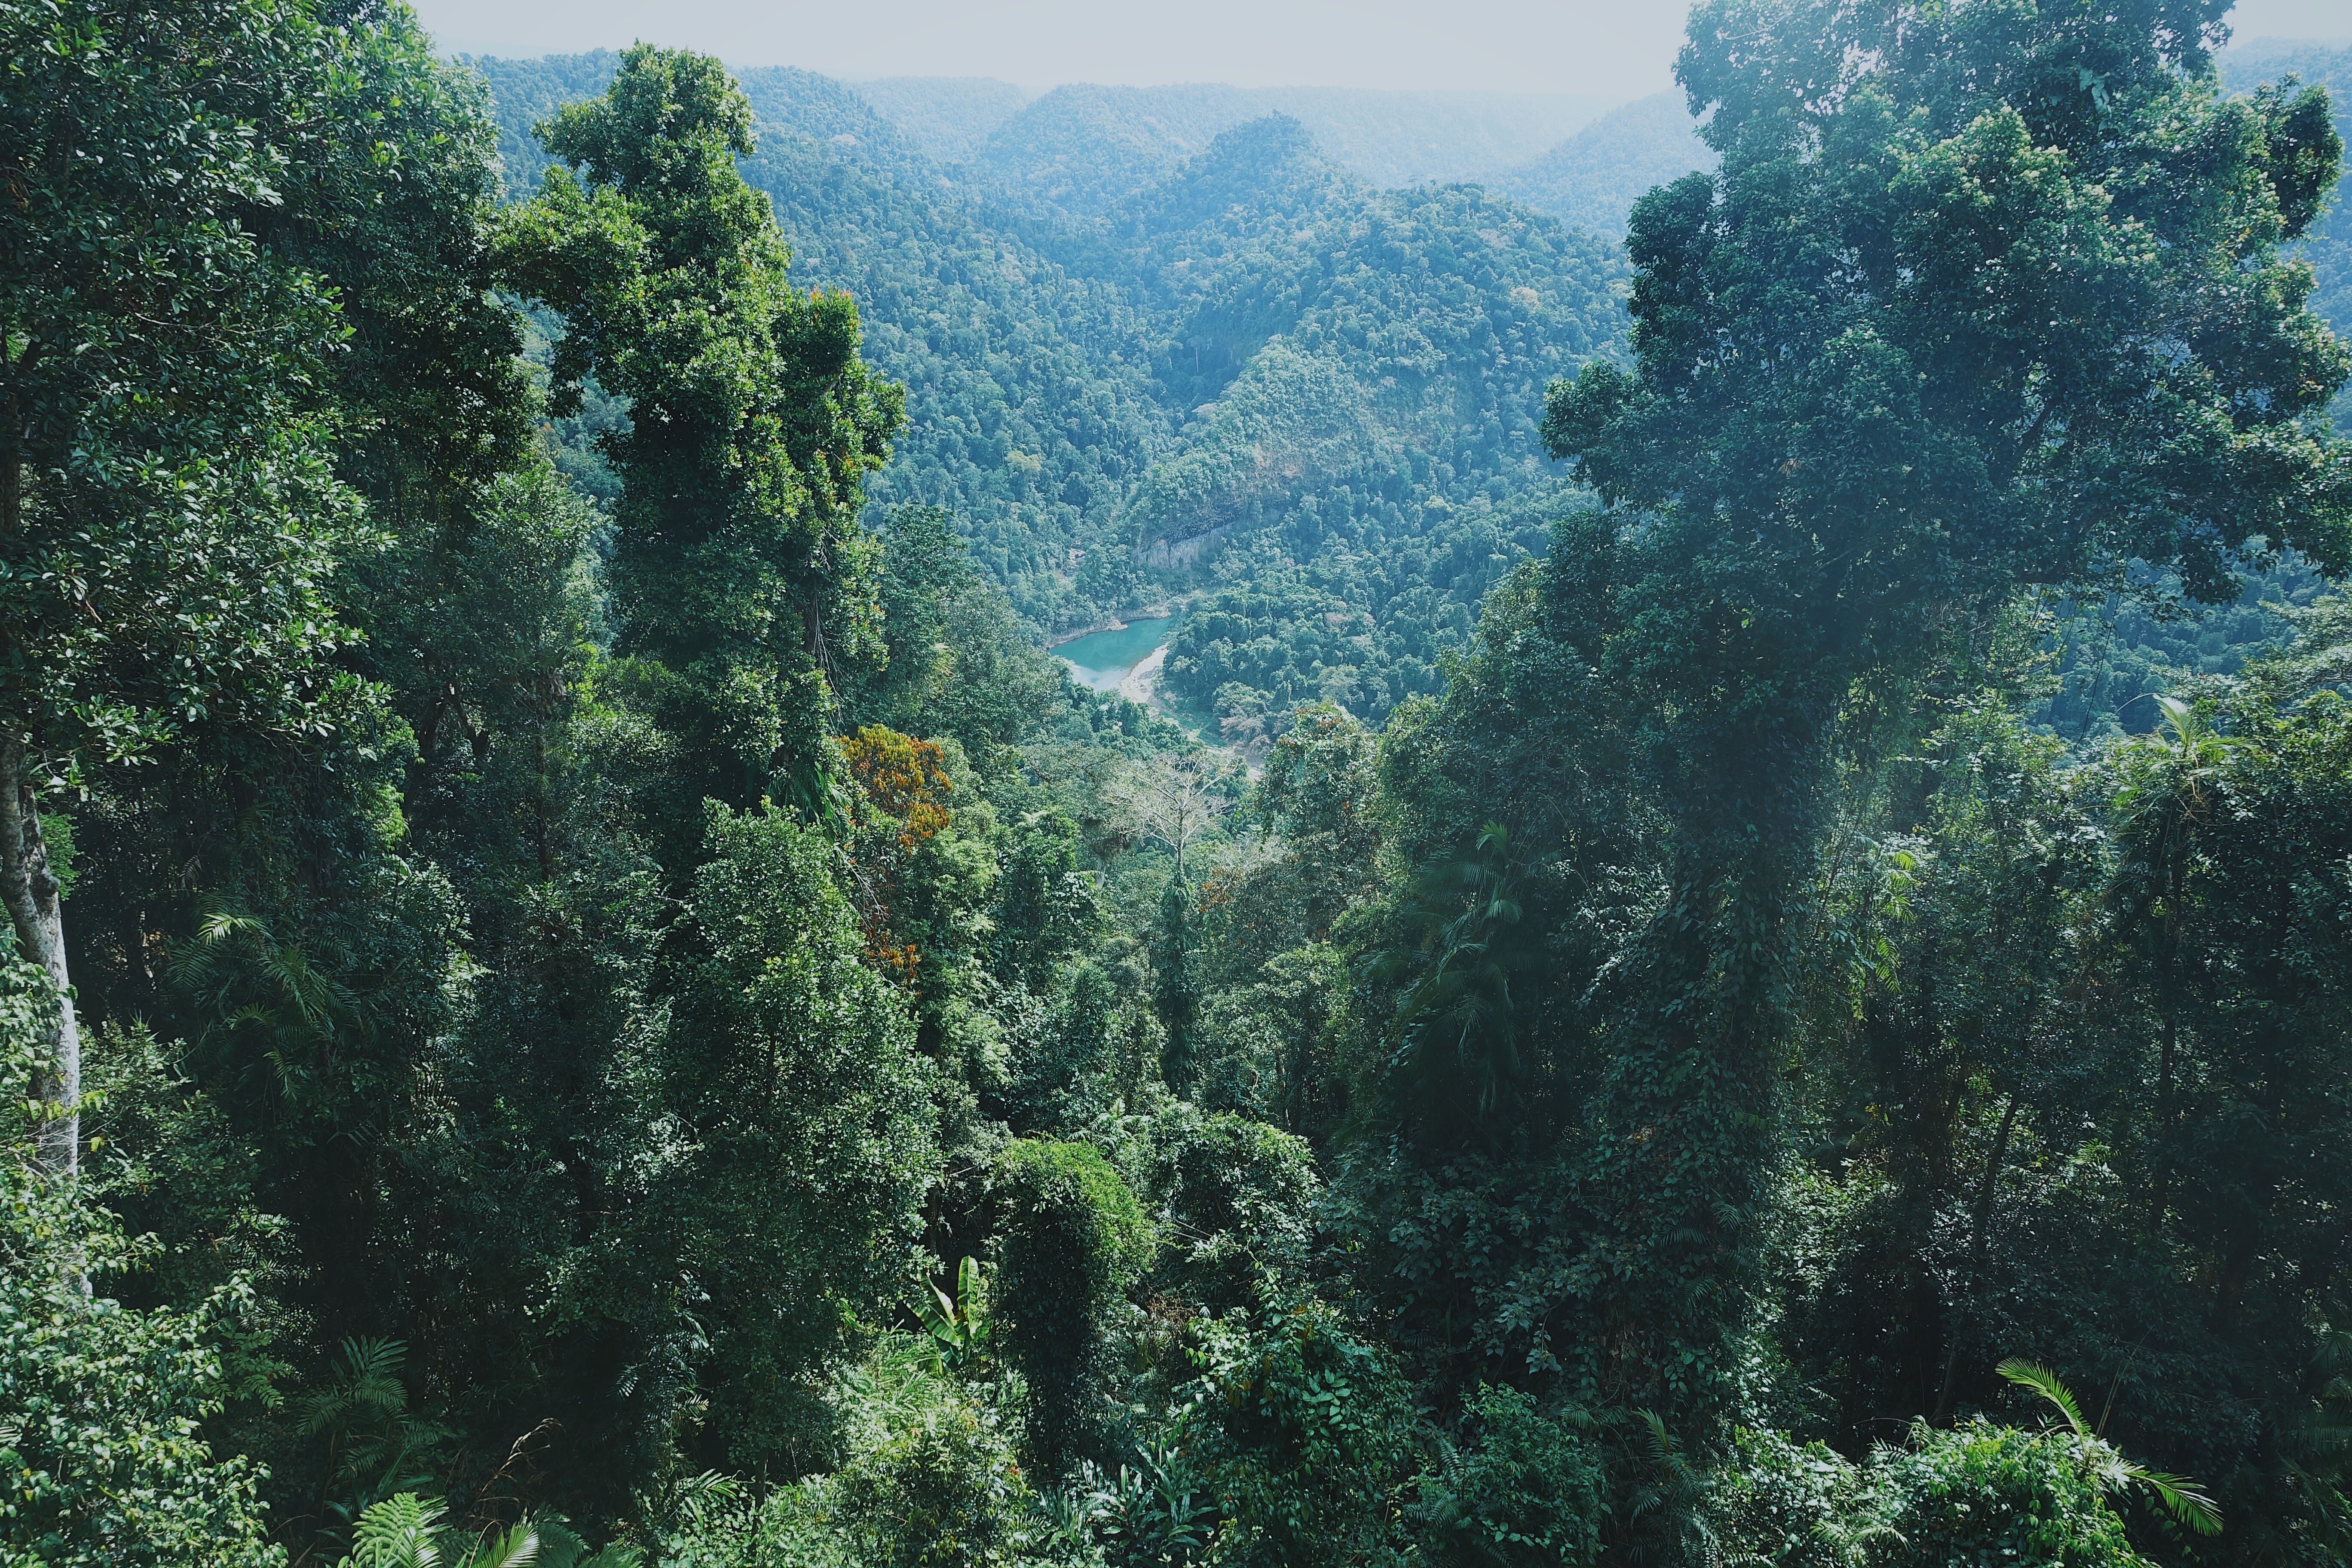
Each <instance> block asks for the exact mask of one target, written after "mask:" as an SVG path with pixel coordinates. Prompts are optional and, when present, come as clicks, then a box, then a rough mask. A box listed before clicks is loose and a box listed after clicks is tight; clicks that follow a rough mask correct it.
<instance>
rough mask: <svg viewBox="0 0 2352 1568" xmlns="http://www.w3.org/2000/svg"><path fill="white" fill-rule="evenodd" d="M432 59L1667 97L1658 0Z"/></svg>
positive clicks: (1454, 5) (740, 3)
mask: <svg viewBox="0 0 2352 1568" xmlns="http://www.w3.org/2000/svg"><path fill="white" fill-rule="evenodd" d="M412 3H413V4H414V5H415V7H416V9H417V12H418V14H419V15H420V16H423V17H424V19H425V26H428V27H430V28H432V29H433V32H434V35H435V36H436V37H437V38H439V39H440V41H441V45H442V47H444V48H446V49H450V50H459V51H466V52H469V53H481V54H504V55H542V54H568V53H572V52H575V51H578V50H583V49H593V48H600V47H616V48H617V47H623V46H625V45H627V44H629V43H632V42H634V41H635V40H637V39H639V38H643V39H645V40H646V41H648V42H652V43H659V44H670V45H677V46H682V47H691V48H698V49H702V50H704V51H706V52H708V53H710V54H715V55H719V56H721V57H722V58H725V59H726V60H728V61H729V62H730V64H733V65H737V66H763V65H790V66H801V67H804V68H808V69H810V70H818V71H824V72H826V73H828V74H830V75H835V76H848V77H875V76H993V77H1002V78H1003V79H1006V80H1008V81H1016V82H1019V83H1021V84H1022V85H1023V86H1024V87H1033V88H1044V87H1051V86H1053V85H1055V84H1056V83H1059V82H1066V81H1098V82H1129V83H1136V84H1141V85H1148V84H1152V83H1159V82H1171V81H1223V82H1232V83H1234V85H1236V86H1241V87H1276V86H1297V85H1307V84H1313V85H1329V86H1339V87H1406V88H1485V89H1495V90H1503V91H1518V92H1578V93H1598V94H1603V95H1606V96H1608V97H1612V98H1638V97H1641V96H1642V95H1643V94H1645V93H1652V92H1657V91H1661V90H1663V89H1665V88H1667V87H1669V86H1671V85H1672V84H1673V83H1672V77H1671V75H1670V73H1671V70H1672V68H1673V62H1674V55H1675V47H1677V46H1678V45H1679V44H1680V42H1681V38H1682V19H1683V17H1684V16H1685V14H1686V11H1685V6H1684V5H1677V4H1674V3H1673V0H1664V3H1661V0H1352V3H1342V0H1182V3H1181V4H1138V3H1136V0H891V3H889V4H887V5H877V4H873V3H871V0H866V3H860V0H412ZM2231 19H2232V21H2233V23H2234V25H2235V26H2236V28H2237V34H2238V37H2241V38H2252V37H2264V36H2277V37H2302V38H2328V37H2334V38H2342V37H2352V3H2347V0H2244V3H2243V4H2242V5H2240V6H2239V7H2238V9H2237V11H2236V12H2234V13H2233V14H2232V18H2231Z"/></svg>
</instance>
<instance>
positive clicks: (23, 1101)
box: [0, 957, 285, 1568]
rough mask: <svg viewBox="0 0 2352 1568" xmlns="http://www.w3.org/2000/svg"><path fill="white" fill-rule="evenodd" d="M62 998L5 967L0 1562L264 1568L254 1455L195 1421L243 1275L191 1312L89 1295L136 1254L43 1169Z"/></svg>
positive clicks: (231, 1322)
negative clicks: (42, 1096)
mask: <svg viewBox="0 0 2352 1568" xmlns="http://www.w3.org/2000/svg"><path fill="white" fill-rule="evenodd" d="M56 1008H57V1003H56V992H55V990H54V989H53V988H52V987H51V985H50V984H49V981H48V978H47V975H45V974H44V973H42V972H41V971H40V970H38V969H37V968H35V967H34V966H32V965H31V964H28V963H25V962H24V961H23V960H21V959H18V958H14V957H11V958H10V959H8V960H7V961H6V963H5V966H0V1095H5V1106H6V1111H5V1114H6V1117H7V1121H6V1124H5V1135H0V1258H5V1268H0V1410H5V1412H6V1415H5V1421H0V1559H5V1561H7V1562H9V1563H43V1564H57V1565H58V1568H82V1565H85V1564H87V1565H89V1568H97V1565H99V1564H114V1563H122V1564H128V1565H131V1568H213V1565H215V1564H218V1565H222V1568H269V1565H272V1564H278V1563H284V1561H285V1556H284V1553H282V1552H279V1551H278V1548H276V1547H275V1546H272V1545H270V1544H268V1537H267V1533H266V1528H265V1521H264V1516H263V1510H262V1508H261V1505H260V1502H259V1500H258V1498H257V1483H258V1482H259V1480H260V1479H261V1478H260V1477H259V1476H258V1475H257V1471H256V1468H255V1467H254V1465H253V1464H252V1462H251V1461H250V1460H248V1459H246V1458H228V1457H219V1458H216V1457H215V1453H214V1450H213V1448H212V1447H211V1446H210V1445H209V1444H208V1443H207V1442H206V1441H205V1419H206V1418H207V1417H210V1416H213V1415H217V1414H219V1412H220V1409H221V1405H222V1402H223V1399H224V1396H225V1394H226V1393H227V1392H229V1391H228V1390H226V1389H225V1388H224V1385H223V1378H222V1370H221V1357H220V1354H219V1352H218V1351H217V1350H216V1349H215V1346H216V1343H217V1342H218V1340H219V1338H220V1337H221V1336H223V1335H224V1334H233V1333H234V1332H235V1331H236V1328H237V1324H238V1320H239V1318H240V1316H241V1315H242V1314H243V1313H244V1312H245V1311H247V1310H248V1309H249V1308H250V1306H251V1305H252V1298H251V1294H250V1289H249V1286H248V1285H247V1281H245V1280H244V1279H227V1280H221V1281H217V1282H216V1288H214V1289H205V1290H204V1291H202V1292H200V1293H199V1294H198V1297H197V1300H198V1303H199V1304H198V1305H196V1306H195V1307H194V1310H187V1311H175V1310H168V1309H161V1310H156V1309H150V1310H141V1309H139V1308H135V1307H129V1306H125V1305H124V1304H123V1303H122V1302H121V1301H119V1300H114V1299H112V1298H111V1297H110V1296H109V1295H107V1294H103V1293H100V1292H102V1291H105V1290H108V1289H112V1288H113V1286H114V1284H115V1282H116V1281H117V1280H120V1279H123V1278H124V1276H125V1275H127V1274H129V1273H130V1272H131V1271H132V1270H134V1269H136V1268H139V1267H140V1266H141V1265H142V1263H143V1262H144V1261H145V1260H146V1253H147V1250H148V1249H146V1248H142V1247H140V1246H138V1245H136V1244H133V1243H131V1241H129V1240H128V1239H127V1238H126V1237H124V1235H123V1233H122V1231H121V1226H120V1225H119V1223H118V1222H117V1221H116V1220H115V1218H114V1216H113V1215H110V1214H108V1213H107V1212H106V1211H104V1210H102V1209H100V1208H97V1207H95V1206H94V1205H92V1204H91V1203H90V1202H89V1194H87V1192H85V1191H79V1190H77V1189H76V1187H75V1186H74V1185H73V1184H71V1183H70V1182H68V1181H64V1180H60V1179H59V1178H58V1176H57V1175H55V1174H54V1173H51V1172H49V1171H48V1170H47V1169H45V1167H44V1163H43V1161H42V1159H41V1157H40V1153H39V1137H38V1134H39V1132H40V1131H41V1123H42V1121H43V1120H44V1118H43V1115H42V1108H41V1107H39V1106H38V1105H37V1103H36V1102H35V1100H34V1098H33V1088H34V1084H35V1082H36V1081H37V1074H38V1073H39V1072H40V1070H41V1069H42V1068H45V1067H46V1066H47V1058H48V1052H49V1051H50V1049H51V1048H52V1047H51V1044H50V1042H51V1041H52V1039H53V1037H54V1035H53V1031H54V1029H55V1022H54V1017H55V1013H56Z"/></svg>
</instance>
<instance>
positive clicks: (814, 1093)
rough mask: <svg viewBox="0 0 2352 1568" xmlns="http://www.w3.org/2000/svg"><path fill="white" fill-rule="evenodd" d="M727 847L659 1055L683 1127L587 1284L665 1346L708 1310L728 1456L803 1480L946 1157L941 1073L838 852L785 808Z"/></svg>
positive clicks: (716, 851)
mask: <svg viewBox="0 0 2352 1568" xmlns="http://www.w3.org/2000/svg"><path fill="white" fill-rule="evenodd" d="M709 850H710V853H711V855H712V857H713V858H712V859H711V860H710V861H709V863H708V864H707V865H705V866H704V867H703V868H702V869H701V870H700V871H699V872H698V873H697V876H696V879H695V884H694V888H693V890H692V892H691V894H690V895H689V897H688V900H687V906H686V910H685V918H684V920H683V921H682V922H681V924H680V925H679V927H678V928H677V930H676V931H675V932H674V933H673V934H672V936H671V938H670V941H669V943H668V946H667V951H666V952H665V954H664V960H663V963H662V966H661V973H660V978H659V980H658V982H657V984H658V985H659V988H660V992H661V994H662V995H663V996H664V998H665V999H666V1000H667V1007H666V1008H665V1009H664V1010H663V1015H662V1016H660V1022H659V1024H658V1026H657V1028H658V1033H657V1034H656V1035H655V1037H653V1038H651V1039H649V1040H646V1042H644V1044H643V1045H642V1047H640V1048H641V1049H642V1050H643V1051H644V1052H645V1053H646V1059H645V1060H644V1061H643V1063H642V1065H641V1066H640V1067H639V1068H638V1069H637V1070H638V1071H639V1072H640V1073H642V1074H643V1075H644V1081H645V1082H646V1089H648V1090H649V1091H650V1092H651V1093H652V1094H653V1095H654V1096H656V1104H655V1105H651V1106H646V1107H645V1108H643V1110H640V1112H639V1114H640V1115H641V1116H644V1117H645V1118H646V1121H649V1122H652V1123H654V1124H656V1125H660V1126H664V1127H667V1128H669V1129H671V1130H672V1131H670V1132H669V1134H668V1140H667V1146H666V1147H662V1148H656V1149H651V1150H647V1151H646V1153H645V1157H644V1163H643V1164H642V1165H641V1167H640V1173H638V1174H637V1175H636V1180H637V1181H640V1182H642V1183H644V1184H645V1195H644V1197H643V1199H642V1200H640V1203H639V1204H638V1205H637V1206H636V1211H635V1215H634V1216H633V1220H632V1222H631V1223H630V1224H629V1225H628V1226H627V1228H626V1230H625V1232H624V1233H623V1234H620V1235H615V1236H611V1237H605V1238H601V1242H600V1246H599V1247H598V1248H597V1251H598V1252H599V1253H600V1254H603V1256H599V1257H596V1258H594V1259H593V1264H592V1265H591V1273H590V1276H589V1278H583V1279H581V1280H579V1281H578V1283H577V1285H576V1287H575V1289H578V1290H579V1291H581V1292H583V1294H582V1296H581V1297H580V1299H579V1302H578V1304H579V1306H580V1307H582V1308H585V1307H586V1306H587V1305H588V1303H589V1300H595V1301H596V1303H597V1305H598V1307H599V1309H600V1310H602V1311H603V1312H604V1314H606V1315H607V1316H611V1317H618V1316H621V1315H622V1313H623V1312H624V1311H627V1312H629V1314H630V1315H631V1316H632V1317H633V1318H634V1319H635V1324H634V1326H635V1329H636V1331H637V1332H638V1333H639V1334H641V1335H645V1336H647V1337H648V1338H650V1337H653V1336H655V1335H656V1334H678V1333H683V1332H686V1331H689V1329H690V1326H691V1325H690V1323H689V1322H688V1321H687V1320H688V1318H689V1317H705V1316H707V1318H708V1319H709V1321H710V1322H711V1327H710V1328H709V1329H707V1330H703V1331H700V1332H699V1333H696V1334H695V1335H694V1337H695V1338H696V1339H697V1340H702V1339H705V1338H707V1340H708V1351H707V1352H706V1353H707V1354H708V1356H709V1363H708V1364H707V1366H706V1367H704V1368H702V1369H700V1370H699V1375H700V1378H701V1380H702V1386H703V1387H704V1388H706V1389H707V1390H708V1396H709V1400H710V1415H709V1417H708V1420H709V1437H708V1438H707V1439H706V1441H707V1442H708V1444H709V1453H710V1456H711V1457H712V1458H727V1459H730V1460H731V1461H732V1462H733V1463H734V1464H736V1465H738V1466H740V1467H742V1468H749V1469H755V1470H756V1469H761V1468H769V1467H777V1468H779V1469H780V1472H781V1473H782V1474H785V1475H794V1474H799V1473H803V1471H805V1470H806V1469H807V1468H809V1465H810V1462H811V1461H812V1460H813V1459H814V1458H815V1457H816V1456H817V1455H818V1454H820V1453H822V1452H824V1444H825V1442H826V1440H827V1438H828V1437H829V1436H830V1433H829V1430H828V1426H829V1422H828V1418H827V1415H826V1413H825V1409H824V1405H823V1403H822V1400H821V1398H820V1396H819V1389H820V1387H821V1379H822V1378H823V1377H824V1374H825V1373H826V1372H827V1371H828V1370H829V1369H830V1367H831V1366H832V1365H833V1364H834V1363H835V1358H837V1357H838V1356H839V1355H840V1354H841V1353H842V1352H845V1351H846V1350H847V1349H849V1348H850V1346H851V1344H852V1340H851V1338H850V1334H851V1327H850V1325H851V1322H852V1319H851V1317H850V1314H851V1313H852V1312H853V1311H855V1310H856V1308H857V1307H858V1305H859V1304H860V1303H862V1302H866V1301H869V1300H874V1299H875V1298H876V1297H877V1295H879V1294H880V1293H881V1292H882V1291H883V1290H884V1289H886V1288H887V1287H888V1286H889V1285H891V1284H892V1283H894V1282H896V1281H897V1280H899V1279H904V1278H905V1277H906V1273H907V1270H908V1262H909V1260H910V1258H911V1256H912V1249H913V1244H914V1241H915V1239H916V1235H917V1218H918V1215H919V1205H920V1203H921V1200H922V1196H923V1190H924V1185H925V1183H926V1181H927V1180H928V1178H929V1173H930V1169H931V1165H932V1162H933V1159H934V1153H933V1145H932V1138H933V1129H932V1127H931V1125H930V1119H929V1116H928V1115H927V1114H926V1111H927V1107H928V1101H929V1085H928V1082H927V1079H928V1071H927V1067H926V1064H925V1063H924V1062H923V1060H922V1059H921V1058H919V1057H918V1056H916V1054H915V1052H914V1049H913V1046H914V1041H913V1031H912V1029H911V1027H910V1025H909V1021H908V1018H907V1017H906V1016H905V1014H904V1012H903V1011H902V1010H901V1009H900V1008H899V1006H898V1004H897V1002H896V1000H895V998H893V997H892V996H891V994H890V993H889V990H888V987H887V985H886V984H885V983H884V982H883V980H882V979H881V978H880V976H878V975H877V974H876V973H874V971H873V970H872V969H870V968H868V967H867V966H866V965H865V964H864V963H860V962H859V951H860V946H861V942H860V940H859V934H858V931H857V927H856V921H855V919H854V917H853V915H852V913H851V910H850V908H849V904H848V901H847V900H845V899H844V898H843V897H842V896H841V894H840V892H839V891H838V890H837V889H836V888H835V883H834V880H833V874H832V866H831V860H832V857H831V853H830V849H829V847H828V846H827V845H826V844H825V842H824V839H823V838H822V837H819V836H818V835H817V834H815V833H814V832H813V831H811V830H809V829H806V828H803V827H801V826H797V825H796V824H795V823H793V821H792V819H790V818H789V817H787V816H782V815H780V814H778V813H775V812H773V811H769V812H763V813H760V814H754V815H749V816H732V815H730V814H727V813H724V812H719V813H716V814H715V815H714V816H713V817H712V819H711V826H710V836H709ZM592 1279H593V1284H592V1283H591V1281H592ZM675 1280H691V1281H693V1286H694V1289H695V1290H696V1292H697V1296H698V1303H689V1302H688V1301H687V1300H679V1299H678V1287H677V1285H675V1284H671V1283H670V1281H675ZM625 1304H627V1305H626V1306H625Z"/></svg>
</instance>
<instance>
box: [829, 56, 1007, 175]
mask: <svg viewBox="0 0 2352 1568" xmlns="http://www.w3.org/2000/svg"><path fill="white" fill-rule="evenodd" d="M849 85H850V86H851V88H853V89H856V93H857V95H858V96H859V97H860V98H863V99H864V100H866V102H868V103H870V104H872V105H873V106H874V108H875V110H876V111H877V112H878V113H879V114H880V115H881V116H882V118H883V119H885V120H887V121H889V122H890V123H891V124H893V125H895V126H897V127H898V129H899V130H900V131H901V132H905V133H906V136H907V139H908V141H910V142H913V143H914V144H915V145H916V146H918V147H919V148H921V149H922V150H923V152H924V153H925V154H926V155H927V156H929V157H930V158H933V159H935V160H937V161H938V162H940V163H970V162H971V160H972V159H973V158H975V157H977V156H979V154H980V150H981V148H982V147H983V146H984V145H986V144H987V142H988V137H989V133H990V132H992V131H994V130H995V129H996V128H997V127H998V126H1000V125H1002V124H1003V123H1004V122H1005V121H1008V120H1010V119H1012V118H1013V116H1014V115H1016V114H1018V113H1020V112H1021V106H1022V105H1023V104H1025V103H1027V102H1028V101H1029V99H1030V94H1029V93H1028V92H1026V91H1025V90H1024V89H1021V88H1018V87H1015V86H1013V83H1011V82H1009V81H999V80H997V79H995V78H994V77H984V76H893V77H882V78H878V79H874V80H871V81H854V82H851V83H850V84H849Z"/></svg>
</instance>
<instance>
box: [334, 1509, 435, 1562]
mask: <svg viewBox="0 0 2352 1568" xmlns="http://www.w3.org/2000/svg"><path fill="white" fill-rule="evenodd" d="M446 1512H447V1510H446V1509H444V1508H443V1507H442V1506H441V1504H439V1503H438V1502H427V1501H425V1500H424V1499H423V1498H420V1497H418V1496H417V1495H416V1494H415V1492H398V1493H395V1494H394V1495H393V1496H391V1497H388V1498H386V1499H384V1500H383V1501H382V1502H378V1503H371V1504H369V1505H368V1508H367V1510H366V1511H365V1512H363V1513H362V1514H361V1515H360V1518H359V1523H358V1525H357V1526H356V1527H355V1528H354V1529H353V1530H352V1554H351V1555H350V1556H349V1557H346V1558H344V1559H343V1568H441V1561H442V1559H441V1546H440V1542H439V1541H438V1540H437V1539H436V1537H437V1536H438V1534H439V1532H440V1528H441V1518H442V1515H443V1514H444V1513H446Z"/></svg>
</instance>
